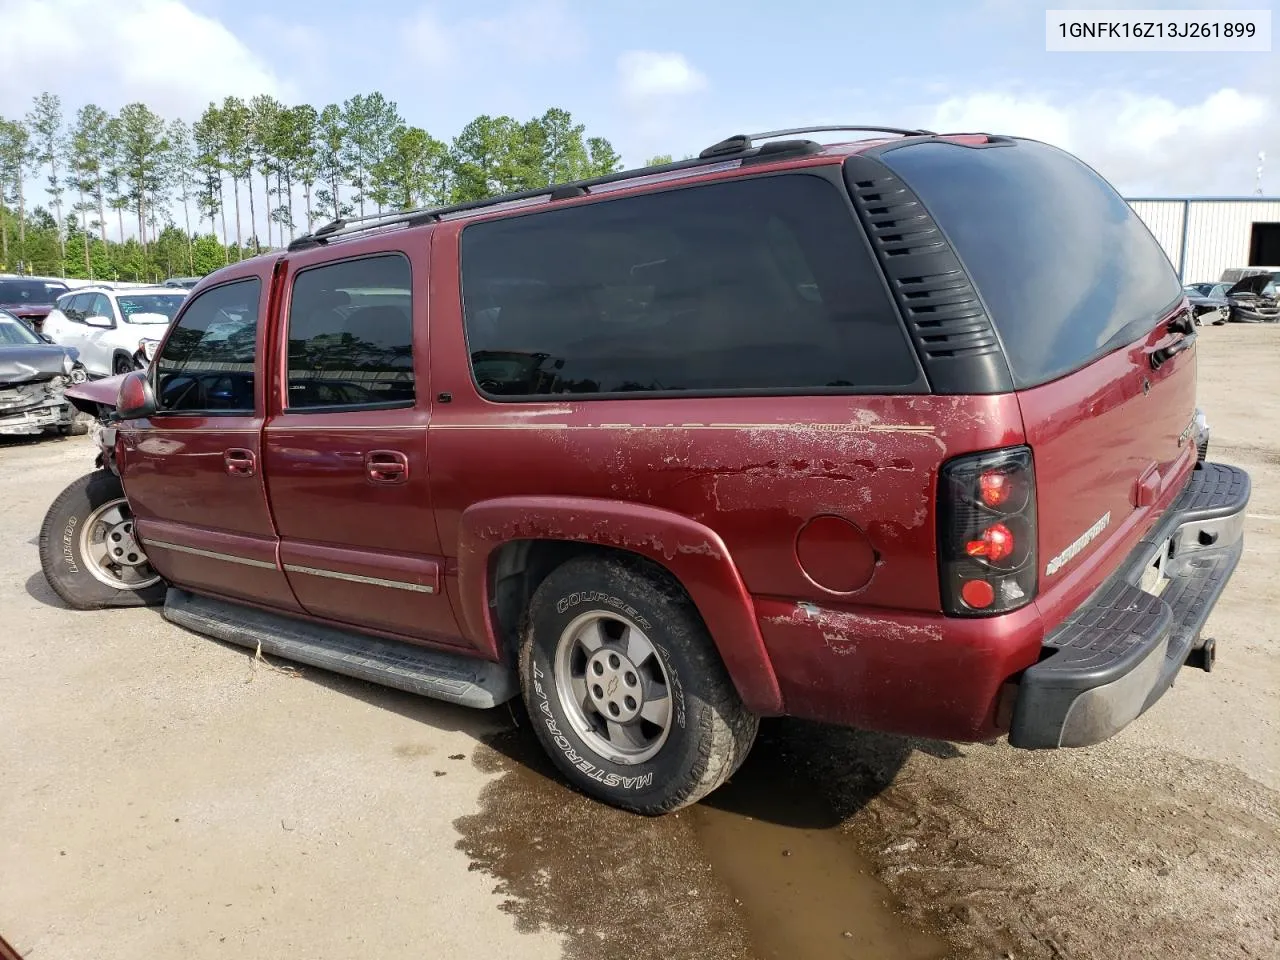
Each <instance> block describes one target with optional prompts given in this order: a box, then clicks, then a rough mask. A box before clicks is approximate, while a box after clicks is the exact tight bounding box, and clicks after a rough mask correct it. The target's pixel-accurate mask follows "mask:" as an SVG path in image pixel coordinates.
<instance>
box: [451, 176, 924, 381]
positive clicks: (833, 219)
mask: <svg viewBox="0 0 1280 960" xmlns="http://www.w3.org/2000/svg"><path fill="white" fill-rule="evenodd" d="M860 231H861V227H860V226H859V225H858V223H857V221H856V220H855V219H854V216H853V214H852V212H851V211H850V209H849V201H848V198H847V197H846V196H844V195H843V193H842V191H841V188H839V187H837V186H836V185H835V184H833V183H831V182H830V181H829V180H826V179H823V178H821V177H817V176H812V175H808V174H787V175H780V176H768V177H759V178H754V179H750V180H736V181H731V182H727V183H717V184H711V185H707V186H697V187H689V188H684V189H676V190H671V191H667V192H663V193H653V194H646V195H642V196H637V197H626V198H621V199H616V200H607V201H602V202H599V203H594V204H588V205H583V206H578V207H571V208H566V209H563V210H555V211H547V212H540V213H537V214H533V215H525V216H515V217H510V218H506V219H502V220H492V221H488V222H482V223H477V224H474V225H472V226H469V227H466V228H465V229H464V230H463V233H462V285H463V301H464V316H465V320H466V329H467V339H468V349H469V350H470V352H471V364H472V369H473V371H474V375H475V380H476V383H477V384H478V386H479V388H480V390H481V391H482V392H483V393H485V394H486V395H488V396H491V397H494V398H495V399H504V398H509V399H514V398H517V397H528V398H533V397H539V396H550V395H562V394H580V395H583V396H584V398H586V397H589V396H591V395H600V394H612V395H618V394H631V393H651V392H667V391H685V392H688V391H704V392H711V393H724V392H730V393H732V392H741V391H774V392H793V393H796V392H798V393H809V392H846V393H857V392H878V393H885V392H899V391H904V392H905V391H909V390H911V389H913V385H915V384H917V383H918V382H919V370H918V367H917V364H916V361H915V357H914V354H913V352H912V349H911V346H910V343H909V342H908V340H907V338H906V333H905V331H904V329H903V326H902V322H901V319H900V318H899V316H898V314H897V311H896V308H895V307H894V306H893V305H892V302H891V301H890V299H889V295H888V292H887V290H886V288H885V284H884V280H883V279H882V277H881V275H880V273H879V270H878V268H877V266H876V265H875V262H874V261H873V259H872V257H871V254H870V252H869V250H868V248H867V244H866V241H865V239H864V238H863V237H862V236H861V235H860Z"/></svg>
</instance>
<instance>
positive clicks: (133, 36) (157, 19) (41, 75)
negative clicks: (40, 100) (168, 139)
mask: <svg viewBox="0 0 1280 960" xmlns="http://www.w3.org/2000/svg"><path fill="white" fill-rule="evenodd" d="M0 22H2V23H3V24H4V33H5V36H7V37H12V38H17V37H23V38H27V39H26V40H25V41H24V42H22V43H10V44H6V46H5V55H4V75H5V80H4V83H3V85H0V113H2V114H5V115H8V116H21V115H23V114H25V113H26V111H27V110H28V109H29V108H30V105H31V98H32V97H33V96H35V95H36V94H38V93H40V92H42V91H45V90H48V91H50V92H52V93H58V94H60V95H61V96H62V98H63V101H64V104H65V106H66V107H67V108H68V111H67V112H68V113H72V112H74V110H75V109H76V108H77V107H78V106H79V105H80V104H82V103H84V102H85V101H86V100H90V99H92V100H94V101H95V102H97V103H98V104H100V105H101V106H103V107H106V108H107V109H110V110H114V109H117V108H119V107H120V106H121V105H123V104H124V103H128V102H131V101H135V100H140V101H142V102H144V103H146V104H147V105H148V106H150V107H151V108H152V109H153V110H156V111H157V112H158V113H160V114H162V115H164V116H168V117H172V116H183V117H186V118H188V119H194V117H195V116H197V115H198V114H199V113H200V111H201V110H202V109H203V108H204V107H205V106H206V105H207V104H208V102H209V101H210V100H221V99H222V98H223V97H225V96H228V95H239V96H246V97H247V96H252V95H254V94H257V93H269V94H273V95H275V96H280V97H288V96H289V95H290V94H291V93H292V91H291V90H290V89H289V88H288V86H287V85H286V84H284V83H283V82H282V81H281V80H280V78H279V77H278V76H277V74H276V73H275V71H274V70H273V69H272V68H271V66H270V64H268V63H267V62H265V61H264V60H263V59H262V58H260V57H258V56H256V55H255V54H254V53H253V52H252V51H250V50H249V48H248V47H247V46H245V44H244V43H242V42H241V41H240V40H239V39H238V38H237V37H236V36H235V35H234V34H233V33H232V32H231V31H230V30H228V29H227V28H226V27H225V26H223V24H222V23H220V22H219V21H217V20H215V19H213V18H211V17H208V16H204V15H202V14H199V13H196V12H195V11H193V10H192V9H190V8H189V7H187V6H185V5H184V4H183V3H181V2H180V0H112V2H110V3H104V2H101V0H0ZM33 38H34V39H33Z"/></svg>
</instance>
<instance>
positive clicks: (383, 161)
mask: <svg viewBox="0 0 1280 960" xmlns="http://www.w3.org/2000/svg"><path fill="white" fill-rule="evenodd" d="M660 159H664V158H655V160H654V161H651V162H657V160H660ZM665 159H667V160H669V159H670V158H669V157H667V158H665ZM620 167H621V158H620V157H619V156H618V154H617V152H616V151H615V150H614V149H613V145H612V144H611V143H610V142H609V141H608V140H606V139H604V138H603V137H588V136H587V131H586V127H585V125H584V124H581V123H577V122H575V121H574V118H573V116H572V115H571V114H570V113H569V111H567V110H564V109H561V108H558V107H552V108H551V109H549V110H547V111H545V112H544V113H543V114H542V115H541V116H537V117H533V118H531V119H528V120H518V119H516V118H514V117H510V116H488V115H484V116H480V117H477V118H476V119H475V120H473V121H471V122H470V123H468V124H467V125H466V126H465V127H464V128H463V129H462V130H461V131H460V132H459V133H458V135H457V136H456V137H454V138H453V139H452V140H441V139H438V138H436V137H433V136H432V135H431V134H430V133H429V132H428V131H427V130H426V129H424V128H422V127H418V126H414V125H412V124H410V123H407V122H406V121H405V120H404V119H403V118H401V116H400V113H399V110H398V108H397V106H396V104H395V103H394V102H392V101H390V100H388V99H387V98H386V97H384V96H383V95H382V94H381V93H378V92H376V91H375V92H372V93H362V94H357V95H355V96H353V97H351V98H350V99H348V100H346V101H345V102H343V103H342V104H341V105H339V104H336V103H334V104H328V105H327V106H324V107H323V108H321V109H317V108H315V107H312V106H310V105H308V104H298V105H293V106H290V105H288V104H284V103H281V102H279V101H278V100H275V99H274V98H272V97H269V96H265V95H263V96H256V97H253V98H251V99H249V100H248V101H247V102H246V101H245V100H242V99H241V98H239V97H226V98H224V99H223V100H222V101H221V102H220V103H210V104H209V105H208V107H207V108H206V109H205V110H204V112H203V113H202V114H201V115H200V117H199V118H197V119H196V120H195V122H194V123H192V124H190V125H188V124H187V123H185V122H184V121H182V120H176V119H175V120H169V121H166V119H165V118H163V117H160V116H159V115H157V114H156V113H155V112H154V111H152V110H151V109H150V108H149V107H148V106H147V105H146V104H142V103H131V104H128V105H127V106H125V107H123V108H122V109H121V110H120V112H119V113H118V114H116V115H115V116H112V115H110V114H108V113H107V112H106V111H105V110H103V109H101V108H100V107H98V106H95V105H94V104H85V105H84V106H81V107H80V108H79V110H77V111H76V113H75V115H74V117H70V118H67V121H66V123H65V124H64V119H63V109H62V103H61V101H60V100H59V98H58V97H57V96H55V95H52V94H41V95H40V96H38V97H36V98H35V100H34V103H33V108H32V110H31V112H30V114H28V115H27V116H26V117H25V118H23V119H21V120H9V119H5V118H3V117H0V271H7V270H21V271H23V272H26V273H38V274H62V275H65V276H71V277H92V278H101V279H114V280H160V279H163V278H164V277H166V276H169V275H171V274H174V273H179V274H185V273H194V274H204V273H208V272H209V271H211V270H216V269H217V268H219V267H221V266H223V265H225V264H227V263H230V262H234V261H236V260H239V259H241V258H243V257H244V256H245V255H247V254H248V255H251V254H252V253H254V252H256V251H257V250H258V249H259V244H258V238H257V235H256V234H257V228H258V226H260V225H261V224H262V223H263V222H264V221H265V222H266V224H267V234H266V239H267V243H268V245H276V244H278V245H284V244H286V243H288V241H289V240H290V239H292V238H293V237H295V236H297V235H298V233H299V232H301V231H302V230H306V231H310V230H312V229H313V227H315V226H316V225H318V224H319V223H323V222H326V221H327V220H330V219H335V218H338V217H350V216H351V215H352V214H354V213H357V212H358V213H361V214H369V213H373V212H374V211H377V212H382V211H384V210H405V209H413V208H417V207H432V206H440V205H444V204H448V203H451V202H458V201H468V200H479V199H484V198H486V197H490V196H494V195H497V194H501V193H509V192H515V191H519V190H528V189H531V188H538V187H544V186H547V185H550V184H554V183H562V182H566V181H570V180H577V179H583V178H587V177H592V176H599V175H603V174H607V173H611V172H613V171H615V170H617V169H619V168H620ZM37 181H39V187H38V188H37V187H33V184H34V183H36V182H37ZM242 193H247V199H248V204H249V207H248V214H249V217H248V227H247V229H246V225H245V223H244V219H243V217H242V214H241V195H242ZM33 195H34V196H36V197H38V198H39V200H40V202H41V204H47V207H46V206H44V205H41V206H34V205H33V203H32V197H33ZM64 202H65V205H64ZM299 207H301V209H299ZM126 212H127V217H128V220H129V224H126V222H125V219H126ZM246 247H247V248H249V249H247V250H246Z"/></svg>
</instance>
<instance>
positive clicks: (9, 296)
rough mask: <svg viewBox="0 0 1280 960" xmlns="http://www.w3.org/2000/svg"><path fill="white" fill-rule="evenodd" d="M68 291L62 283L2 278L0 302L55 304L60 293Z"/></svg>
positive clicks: (0, 282) (0, 281)
mask: <svg viewBox="0 0 1280 960" xmlns="http://www.w3.org/2000/svg"><path fill="white" fill-rule="evenodd" d="M66 292H67V288H66V287H64V286H62V285H61V284H50V283H45V282H44V281H43V280H8V279H5V280H0V303H20V304H23V305H26V304H34V305H38V306H43V305H46V304H47V305H50V306H52V305H53V301H54V300H56V299H57V298H58V295H59V294H63V293H66Z"/></svg>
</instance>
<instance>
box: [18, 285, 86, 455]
mask: <svg viewBox="0 0 1280 960" xmlns="http://www.w3.org/2000/svg"><path fill="white" fill-rule="evenodd" d="M85 379H86V373H85V369H84V367H83V366H82V365H81V364H80V359H79V353H78V352H77V351H76V350H75V349H74V348H72V347H63V346H59V345H57V344H54V343H49V342H48V341H47V340H45V339H44V338H43V337H41V336H40V335H39V334H38V333H35V332H33V331H32V329H31V328H30V327H28V326H27V325H26V324H25V323H23V322H22V321H21V320H19V319H18V318H17V317H15V316H14V315H13V314H11V313H9V312H8V311H5V310H0V436H14V435H31V434H40V433H45V432H46V431H48V432H55V431H56V432H58V433H61V434H64V435H76V436H78V435H81V434H85V433H88V432H89V427H88V423H87V422H86V421H85V420H84V418H83V417H82V416H80V415H79V414H78V413H77V411H76V409H75V408H74V407H73V406H72V405H71V404H70V403H69V402H68V401H67V398H66V397H65V396H64V391H65V390H66V388H67V387H68V386H69V385H71V384H72V383H81V382H83V381H84V380H85Z"/></svg>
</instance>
